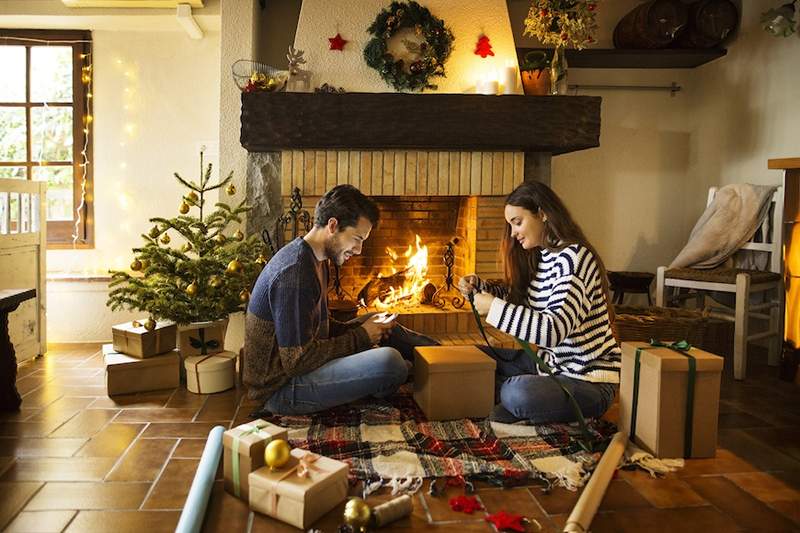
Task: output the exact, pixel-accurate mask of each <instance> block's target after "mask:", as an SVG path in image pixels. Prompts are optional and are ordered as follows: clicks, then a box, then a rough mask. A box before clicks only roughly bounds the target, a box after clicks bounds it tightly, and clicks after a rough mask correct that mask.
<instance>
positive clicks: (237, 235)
mask: <svg viewBox="0 0 800 533" xmlns="http://www.w3.org/2000/svg"><path fill="white" fill-rule="evenodd" d="M233 238H234V239H236V240H237V241H243V240H244V233H242V230H239V229H237V230H236V233H234V234H233Z"/></svg>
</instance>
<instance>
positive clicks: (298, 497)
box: [248, 449, 349, 530]
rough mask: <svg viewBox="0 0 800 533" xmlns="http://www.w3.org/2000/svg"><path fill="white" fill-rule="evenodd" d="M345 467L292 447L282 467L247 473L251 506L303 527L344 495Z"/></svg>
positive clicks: (306, 526)
mask: <svg viewBox="0 0 800 533" xmlns="http://www.w3.org/2000/svg"><path fill="white" fill-rule="evenodd" d="M301 459H302V462H301ZM348 470H349V467H348V466H347V464H346V463H342V462H341V461H336V460H334V459H331V458H329V457H324V456H320V455H316V454H313V453H310V452H308V451H306V450H299V449H294V450H292V454H291V457H290V459H289V462H288V463H287V464H286V465H284V466H283V467H281V468H279V469H276V470H274V471H273V470H271V469H270V468H269V467H267V466H265V467H262V468H259V469H258V470H256V471H255V472H253V473H251V474H250V478H249V480H248V481H249V483H250V508H251V509H253V510H254V511H258V512H259V513H263V514H265V515H267V516H271V517H273V518H277V519H278V520H280V521H282V522H285V523H287V524H291V525H293V526H295V527H299V528H301V529H303V530H305V529H307V528H308V527H309V526H310V525H311V524H313V523H314V522H315V521H316V520H317V519H319V518H320V517H321V516H322V515H324V514H325V513H327V512H328V511H330V510H331V509H333V508H334V507H336V506H337V505H339V504H340V503H341V502H342V501H343V500H344V499H345V498H346V497H347V472H348ZM303 472H305V475H300V474H302V473H303Z"/></svg>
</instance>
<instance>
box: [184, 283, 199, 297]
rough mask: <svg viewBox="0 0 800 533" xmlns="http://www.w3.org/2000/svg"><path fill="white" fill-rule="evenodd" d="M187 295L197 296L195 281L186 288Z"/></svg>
mask: <svg viewBox="0 0 800 533" xmlns="http://www.w3.org/2000/svg"><path fill="white" fill-rule="evenodd" d="M186 294H188V295H189V296H194V295H195V294H197V283H195V282H194V281H193V282H191V283H190V284H189V286H188V287H186Z"/></svg>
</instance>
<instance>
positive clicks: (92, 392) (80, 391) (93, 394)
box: [61, 384, 108, 398]
mask: <svg viewBox="0 0 800 533" xmlns="http://www.w3.org/2000/svg"><path fill="white" fill-rule="evenodd" d="M61 389H62V391H63V392H64V396H66V397H69V398H99V397H101V396H107V395H108V391H106V386H105V384H104V385H61Z"/></svg>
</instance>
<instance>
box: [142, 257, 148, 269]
mask: <svg viewBox="0 0 800 533" xmlns="http://www.w3.org/2000/svg"><path fill="white" fill-rule="evenodd" d="M148 266H150V261H148V260H147V259H142V270H144V269H145V268H147V267H148Z"/></svg>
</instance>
